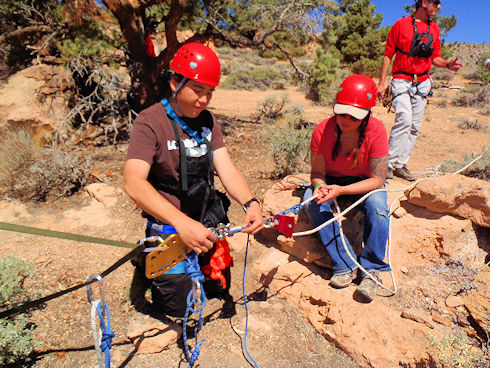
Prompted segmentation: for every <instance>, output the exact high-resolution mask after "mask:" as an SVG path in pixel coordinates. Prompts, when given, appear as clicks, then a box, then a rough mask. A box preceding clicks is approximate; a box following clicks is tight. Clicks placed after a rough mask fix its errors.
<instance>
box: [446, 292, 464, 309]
mask: <svg viewBox="0 0 490 368" xmlns="http://www.w3.org/2000/svg"><path fill="white" fill-rule="evenodd" d="M463 304H464V301H463V299H462V298H461V297H459V296H455V295H451V296H450V297H448V298H447V299H446V305H447V306H448V307H451V308H456V307H459V306H460V305H463Z"/></svg>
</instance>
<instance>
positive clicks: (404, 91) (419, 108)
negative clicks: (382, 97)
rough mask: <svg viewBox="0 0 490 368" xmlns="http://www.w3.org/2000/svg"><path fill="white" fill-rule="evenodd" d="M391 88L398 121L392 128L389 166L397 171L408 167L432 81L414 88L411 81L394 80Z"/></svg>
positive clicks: (429, 80)
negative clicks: (405, 166)
mask: <svg viewBox="0 0 490 368" xmlns="http://www.w3.org/2000/svg"><path fill="white" fill-rule="evenodd" d="M391 87H392V91H393V96H395V98H394V99H393V107H394V108H395V111H396V119H395V124H394V125H393V127H392V128H391V134H390V154H389V162H388V165H389V167H390V168H391V169H395V168H400V167H402V166H404V165H406V163H407V162H408V159H409V158H410V154H411V153H412V150H413V147H414V146H415V141H416V140H417V136H418V135H419V130H420V126H421V125H422V118H423V117H424V110H425V104H426V103H427V94H428V93H429V92H430V90H431V88H432V80H431V79H430V78H429V79H427V80H425V81H423V82H421V83H420V84H418V85H417V86H413V85H412V81H411V80H409V79H392V80H391ZM417 90H418V93H417Z"/></svg>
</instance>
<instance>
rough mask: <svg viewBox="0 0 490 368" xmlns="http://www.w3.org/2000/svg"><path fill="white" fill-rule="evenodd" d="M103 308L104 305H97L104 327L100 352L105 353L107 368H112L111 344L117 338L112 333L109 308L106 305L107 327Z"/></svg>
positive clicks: (101, 323)
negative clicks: (101, 309) (101, 308)
mask: <svg viewBox="0 0 490 368" xmlns="http://www.w3.org/2000/svg"><path fill="white" fill-rule="evenodd" d="M101 306H102V303H99V304H98V305H97V314H98V315H99V318H100V325H101V327H102V339H101V342H100V350H102V352H104V360H105V367H106V368H110V366H111V352H110V350H111V344H112V338H113V337H114V336H115V335H114V332H112V331H111V315H110V313H109V307H108V306H107V304H106V305H105V314H106V316H107V325H106V324H105V323H104V317H103V316H102V312H101V311H100V307H101Z"/></svg>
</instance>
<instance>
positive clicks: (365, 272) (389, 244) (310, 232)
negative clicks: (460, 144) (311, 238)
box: [293, 155, 483, 295]
mask: <svg viewBox="0 0 490 368" xmlns="http://www.w3.org/2000/svg"><path fill="white" fill-rule="evenodd" d="M482 157H483V155H480V156H478V157H476V158H475V159H474V160H472V161H471V162H470V163H468V164H467V165H466V166H464V167H463V168H461V169H459V170H458V171H455V172H454V173H450V174H446V175H455V174H459V173H460V172H462V171H464V170H466V169H467V168H468V167H470V166H471V165H473V164H474V163H475V162H476V161H478V160H479V159H481V158H482ZM439 167H440V165H438V166H437V167H436V169H435V170H434V175H433V176H430V177H427V178H420V179H418V180H417V181H415V182H414V183H412V184H411V185H409V186H407V187H405V188H402V189H375V190H372V191H370V192H368V193H366V194H365V195H364V196H362V197H361V198H360V199H359V200H357V201H356V202H354V203H353V204H352V205H350V206H349V207H347V208H346V209H345V210H344V211H342V212H341V211H340V208H339V205H338V203H337V200H335V199H334V203H335V206H336V209H337V216H334V217H333V218H331V219H330V220H328V221H326V222H324V223H323V224H321V225H319V226H317V227H316V228H314V229H311V230H307V231H302V232H298V233H293V236H303V235H311V234H314V233H316V232H318V231H320V230H321V229H323V228H324V227H325V226H327V225H329V224H331V223H332V222H334V221H337V222H338V223H339V230H340V237H341V239H342V245H343V246H344V248H345V250H346V252H347V255H348V256H349V258H350V259H351V260H352V261H353V262H354V263H355V264H356V265H357V266H358V267H359V269H360V270H361V271H362V272H363V273H364V274H365V275H367V276H368V277H369V278H370V279H371V280H373V281H374V282H375V283H376V284H377V285H379V286H381V287H382V288H383V289H386V290H388V291H389V292H391V293H392V295H395V294H396V292H397V286H396V281H395V275H394V273H393V267H391V221H390V225H389V228H388V245H387V247H386V248H387V249H386V251H387V253H388V264H389V265H390V268H391V271H390V275H391V280H392V282H393V290H391V289H390V288H388V287H386V286H384V285H383V284H382V283H381V282H379V281H378V280H376V278H375V277H374V276H372V275H371V274H370V273H369V272H368V271H366V269H364V268H363V267H362V266H361V265H360V264H359V263H358V262H357V260H356V259H355V258H354V257H353V256H352V254H351V253H350V251H349V249H348V248H347V244H346V242H345V238H344V232H343V231H342V216H344V215H345V214H346V213H348V212H349V211H351V210H352V209H353V208H354V207H356V206H357V205H358V204H360V203H362V202H363V201H365V200H366V199H367V198H368V197H369V196H370V195H372V194H374V193H377V192H387V193H388V192H400V191H407V190H409V189H413V188H414V187H415V186H416V185H417V184H418V183H420V182H421V181H423V180H428V179H433V178H434V177H435V176H437V175H438V169H439ZM317 196H318V194H316V195H314V196H312V197H310V198H308V199H307V200H306V201H304V202H302V203H301V207H302V206H303V205H305V204H306V203H308V202H310V201H311V200H313V199H314V198H316V197H317ZM403 197H405V195H401V196H399V197H397V198H395V200H394V201H393V202H392V204H391V206H390V211H389V214H388V217H391V216H392V215H393V212H394V210H393V207H394V205H395V204H396V203H398V201H399V200H400V199H402V198H403Z"/></svg>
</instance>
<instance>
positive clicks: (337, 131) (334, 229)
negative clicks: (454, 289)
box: [303, 74, 390, 301]
mask: <svg viewBox="0 0 490 368" xmlns="http://www.w3.org/2000/svg"><path fill="white" fill-rule="evenodd" d="M376 96H377V86H376V83H375V82H374V81H373V80H372V79H371V78H370V77H368V76H366V75H362V74H354V75H351V76H350V77H347V78H346V79H345V80H344V81H343V82H342V84H341V85H340V88H339V91H338V93H337V98H336V99H337V102H336V104H335V105H334V113H335V115H334V116H333V117H331V118H329V119H326V120H324V121H322V122H321V123H320V124H318V125H317V126H316V128H315V130H314V131H313V135H312V138H311V146H310V149H311V185H312V186H311V187H310V188H308V189H307V190H306V192H305V195H304V198H303V199H304V200H305V201H306V200H307V199H309V198H311V197H312V196H313V195H317V197H316V198H315V200H313V201H310V202H308V203H306V204H305V210H306V213H307V214H308V217H309V218H310V221H311V222H312V224H313V225H314V226H319V225H321V224H323V223H325V222H326V221H328V220H330V219H332V218H333V213H332V209H331V205H332V202H333V200H335V199H336V198H337V197H339V196H351V199H354V200H357V199H358V198H360V197H361V196H362V195H364V194H365V193H368V192H370V191H372V190H375V189H379V188H382V187H383V186H384V182H385V180H386V173H387V169H388V138H387V134H386V129H385V127H384V125H383V124H382V123H381V122H380V121H379V120H378V119H376V118H374V117H373V116H371V108H372V107H374V106H375V105H376ZM360 206H361V208H362V210H363V212H364V215H365V225H364V249H363V250H362V253H361V255H360V256H359V264H360V265H361V266H362V267H363V268H364V269H365V270H366V271H368V272H369V273H371V275H372V276H373V277H374V278H376V279H379V275H378V272H385V271H390V266H389V265H388V264H387V263H385V262H384V258H385V252H386V242H387V240H388V229H389V217H388V203H387V195H386V192H385V191H381V192H376V193H374V194H372V195H370V196H369V197H368V198H367V199H366V200H365V201H363V202H362V203H361V204H360ZM318 234H319V236H320V239H321V241H322V243H323V244H324V245H325V247H326V250H327V252H328V254H329V255H330V258H331V260H332V269H333V276H332V277H331V278H330V285H331V286H333V287H335V288H344V287H347V286H349V285H350V283H351V282H352V281H353V280H354V279H355V278H356V271H357V268H358V266H357V264H356V263H355V262H354V260H353V259H352V258H351V257H350V256H349V254H350V255H352V256H353V257H354V258H355V253H354V252H353V250H352V247H351V246H350V244H349V241H348V240H347V239H345V247H344V243H343V241H342V238H341V236H340V233H339V226H338V223H337V222H333V223H331V224H329V225H327V226H326V227H324V228H323V229H321V230H320V231H319V232H318ZM346 248H347V249H346ZM361 277H362V281H361V283H360V284H359V287H358V288H357V291H358V292H359V293H360V295H361V296H363V297H364V298H365V299H367V300H368V301H371V300H372V299H373V298H374V296H375V295H376V291H377V284H376V283H375V282H374V281H373V280H372V279H371V278H370V277H367V275H365V274H364V275H362V276H361Z"/></svg>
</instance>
